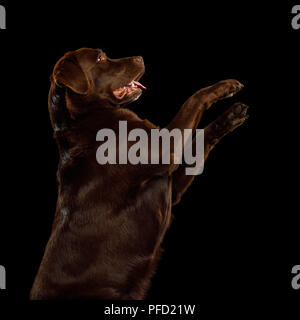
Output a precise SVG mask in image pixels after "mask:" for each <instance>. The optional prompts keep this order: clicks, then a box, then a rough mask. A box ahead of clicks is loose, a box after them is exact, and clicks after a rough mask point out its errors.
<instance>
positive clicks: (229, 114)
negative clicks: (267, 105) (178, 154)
mask: <svg viewBox="0 0 300 320" xmlns="http://www.w3.org/2000/svg"><path fill="white" fill-rule="evenodd" d="M247 109H248V107H247V106H245V105H244V104H241V103H235V104H234V105H233V106H231V107H230V108H228V109H227V110H226V111H225V112H224V113H223V114H222V115H221V116H220V117H219V118H217V119H216V120H215V121H213V122H212V123H210V124H209V125H208V126H207V127H206V128H205V129H204V159H205V160H206V159H207V157H208V155H209V153H210V151H211V150H212V149H213V148H214V147H215V146H216V144H217V143H218V142H219V141H220V140H221V139H222V138H223V137H225V136H226V135H227V134H228V133H229V132H231V131H233V130H234V129H236V128H237V127H239V126H240V125H242V124H243V123H244V121H245V120H246V119H247V117H248V116H247ZM193 144H195V139H193ZM187 167H189V165H187V164H183V165H181V166H180V167H179V168H178V169H177V170H176V171H175V172H174V173H173V174H172V188H173V189H172V199H173V205H175V204H177V203H179V201H180V199H181V197H182V195H183V194H184V193H185V191H186V190H187V189H188V187H189V186H190V185H191V183H192V182H193V180H194V178H195V176H192V175H186V168H187Z"/></svg>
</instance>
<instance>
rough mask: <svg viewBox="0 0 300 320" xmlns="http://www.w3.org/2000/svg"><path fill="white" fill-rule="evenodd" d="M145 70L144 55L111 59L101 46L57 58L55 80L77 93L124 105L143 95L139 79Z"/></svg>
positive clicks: (53, 76) (59, 84) (142, 87)
mask: <svg viewBox="0 0 300 320" xmlns="http://www.w3.org/2000/svg"><path fill="white" fill-rule="evenodd" d="M144 71H145V66H144V61H143V58H142V57H129V58H122V59H110V58H108V57H107V55H106V54H105V53H104V52H103V51H102V50H101V49H89V48H82V49H79V50H76V51H73V52H68V53H66V54H65V55H64V56H63V57H62V58H61V59H60V60H59V61H58V62H57V64H56V65H55V67H54V71H53V75H52V80H53V81H54V82H55V84H56V85H58V86H65V87H67V88H69V89H70V90H72V91H73V92H74V93H75V94H77V95H81V96H97V97H98V98H99V99H101V100H103V101H109V102H110V103H112V104H114V105H123V104H128V103H130V102H132V101H134V100H137V99H138V98H139V97H140V96H141V94H142V90H143V89H145V87H144V86H143V85H142V84H140V83H139V82H138V80H139V79H140V78H141V76H142V75H143V73H144Z"/></svg>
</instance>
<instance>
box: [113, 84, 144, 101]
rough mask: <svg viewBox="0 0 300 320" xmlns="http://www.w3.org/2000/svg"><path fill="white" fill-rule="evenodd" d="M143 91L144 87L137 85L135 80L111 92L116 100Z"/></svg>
mask: <svg viewBox="0 0 300 320" xmlns="http://www.w3.org/2000/svg"><path fill="white" fill-rule="evenodd" d="M145 89H146V87H145V86H143V85H142V84H141V83H139V82H138V81H136V80H132V81H131V82H129V83H128V84H127V85H126V86H124V87H121V88H117V89H115V90H113V94H114V96H115V97H116V98H117V99H123V98H124V97H125V96H129V95H132V94H133V93H135V92H137V91H140V90H145Z"/></svg>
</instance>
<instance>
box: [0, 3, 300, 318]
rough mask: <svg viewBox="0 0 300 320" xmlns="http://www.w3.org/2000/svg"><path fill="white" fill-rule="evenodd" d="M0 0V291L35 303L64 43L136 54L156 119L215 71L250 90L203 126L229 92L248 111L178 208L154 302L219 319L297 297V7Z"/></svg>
mask: <svg viewBox="0 0 300 320" xmlns="http://www.w3.org/2000/svg"><path fill="white" fill-rule="evenodd" d="M1 4H2V5H5V6H6V10H7V30H0V45H1V51H0V58H1V60H0V68H1V76H0V81H1V89H0V92H1V100H0V106H1V132H2V135H1V159H2V179H1V181H2V183H1V185H2V191H1V194H2V210H1V222H0V223H1V230H0V232H1V235H0V237H1V238H0V240H1V242H0V264H2V265H4V266H5V267H6V270H7V290H6V291H3V290H2V291H1V292H0V294H1V299H2V298H3V299H5V300H7V301H8V302H9V303H10V302H13V303H14V305H15V303H22V305H24V303H29V302H27V300H28V294H29V290H30V288H31V285H32V282H33V279H34V276H35V274H36V272H37V269H38V267H39V263H40V261H41V258H42V255H43V250H44V247H45V245H46V242H47V240H48V238H49V234H50V229H51V223H52V218H53V214H54V211H55V205H56V197H57V193H56V192H57V191H56V168H57V163H58V152H57V148H56V145H55V141H54V139H53V138H52V128H51V125H50V121H49V116H48V110H47V94H48V90H49V76H50V74H51V72H52V69H53V66H54V64H55V63H56V61H57V60H58V59H59V58H60V57H61V56H62V55H63V54H64V53H65V52H66V51H70V50H75V49H78V48H81V47H91V48H102V49H103V50H104V51H105V52H106V53H107V55H108V56H109V57H112V58H118V57H124V56H133V55H142V56H143V58H144V61H145V65H146V73H145V75H144V76H143V78H142V79H141V82H142V83H143V84H144V85H145V86H146V87H147V88H148V89H147V90H146V91H145V93H144V94H143V96H142V97H141V98H140V99H139V100H138V101H137V102H135V103H133V104H132V105H130V106H129V107H130V108H131V109H132V110H134V111H135V112H137V113H138V114H139V116H140V117H141V118H148V119H149V120H150V121H152V122H154V123H156V124H158V125H160V126H164V125H166V124H167V123H168V122H169V121H170V120H171V119H172V117H173V116H174V115H175V114H176V112H177V110H178V109H179V108H180V106H181V105H182V103H183V102H184V101H185V100H186V99H187V98H188V97H189V96H190V95H192V94H193V93H194V92H195V91H196V90H198V89H199V88H201V87H205V86H208V85H211V84H213V83H215V82H217V81H219V80H222V79H227V78H235V79H238V80H239V81H241V82H242V83H243V84H244V85H245V88H244V89H243V91H242V92H241V93H239V94H238V95H237V96H235V97H234V98H232V99H229V100H225V101H222V102H220V103H218V104H216V105H214V106H213V108H211V109H210V110H209V111H208V112H207V113H206V114H205V116H204V118H203V120H202V122H201V123H200V127H204V126H205V125H207V124H208V123H209V122H210V121H212V120H213V119H215V118H216V117H217V116H218V115H219V114H221V113H222V112H223V111H224V110H225V109H226V108H227V107H228V106H230V105H231V104H233V103H234V102H236V101H243V102H244V103H246V104H248V105H249V106H250V109H249V114H250V118H249V119H248V120H247V122H246V123H245V124H244V125H243V126H242V127H240V128H239V129H237V130H236V131H234V132H233V133H231V134H230V135H229V136H228V137H226V138H225V139H224V140H223V141H222V142H221V143H220V144H219V145H218V146H217V147H216V149H215V150H214V151H213V152H212V153H211V155H210V157H209V159H208V161H207V163H206V166H205V170H204V173H203V174H202V175H201V176H200V177H197V178H196V179H195V181H194V183H193V184H192V186H191V187H190V189H189V190H188V192H187V193H186V195H185V196H184V197H183V199H182V201H181V203H180V204H179V205H178V206H176V207H174V210H173V213H174V216H175V219H174V221H173V224H172V226H171V228H170V229H169V232H168V233H167V236H166V238H165V241H164V245H163V246H164V248H165V249H166V250H165V253H164V255H163V258H162V260H161V261H160V263H159V267H158V270H157V273H156V275H155V277H154V279H153V283H152V287H151V290H150V292H149V295H148V300H149V301H157V302H160V301H161V302H162V301H173V302H175V301H176V302H178V303H183V302H192V301H193V302H195V303H198V304H199V305H200V306H201V308H202V309H207V310H209V312H212V313H214V312H218V311H220V312H221V313H222V314H226V312H228V314H235V313H237V314H238V312H239V310H244V312H245V310H247V312H248V311H250V310H251V311H252V312H258V310H261V308H263V309H262V310H265V311H266V312H272V311H274V310H275V311H276V312H277V309H279V308H282V309H285V310H286V312H287V311H289V310H291V309H292V308H293V307H295V306H296V305H298V304H299V302H300V300H299V291H295V290H293V289H292V288H291V279H292V275H291V269H292V267H293V266H294V265H296V264H299V214H298V212H299V209H298V207H297V206H296V203H297V197H298V193H297V188H298V186H297V181H298V178H297V176H298V172H297V171H298V170H297V168H296V166H295V164H296V163H297V157H298V156H297V153H296V152H297V148H298V144H297V135H298V128H297V108H299V98H298V99H297V94H298V92H299V54H298V53H297V49H298V50H299V45H298V44H299V40H300V31H295V30H292V28H291V23H290V21H291V18H292V15H291V8H292V4H287V3H285V4H283V3H282V5H280V4H275V3H271V2H270V3H269V4H264V5H263V4H262V2H260V3H259V4H258V3H256V4H255V3H253V2H250V1H249V2H245V1H243V2H242V1H240V2H231V3H228V1H226V3H223V4H220V3H212V2H209V3H206V2H204V1H201V2H200V3H198V2H189V1H184V2H176V3H175V2H170V3H168V2H162V1H161V2H160V3H152V2H145V3H143V2H121V3H117V2H115V3H110V5H109V4H108V3H102V2H92V1H90V2H88V1H85V2H82V3H75V2H74V1H70V2H68V1H65V2H63V4H62V3H58V2H57V3H55V2H54V1H45V2H39V3H33V2H30V3H28V2H26V3H22V4H12V3H11V2H10V3H5V1H1ZM297 46H298V48H297ZM3 301H4V300H3ZM0 304H1V300H0Z"/></svg>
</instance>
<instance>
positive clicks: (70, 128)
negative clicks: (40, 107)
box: [48, 84, 119, 163]
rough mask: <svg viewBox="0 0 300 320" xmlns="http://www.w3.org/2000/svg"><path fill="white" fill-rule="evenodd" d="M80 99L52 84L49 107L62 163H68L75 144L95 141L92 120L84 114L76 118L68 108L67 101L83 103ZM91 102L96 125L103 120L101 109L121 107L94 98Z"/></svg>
mask: <svg viewBox="0 0 300 320" xmlns="http://www.w3.org/2000/svg"><path fill="white" fill-rule="evenodd" d="M80 99H81V98H80V96H78V95H74V94H73V93H72V92H70V91H69V90H68V89H67V88H65V87H58V86H57V85H54V84H52V85H51V88H50V92H49V97H48V107H49V113H50V119H51V124H52V127H53V131H54V138H55V139H56V142H57V145H58V149H59V153H60V159H61V161H62V163H66V162H68V161H69V160H71V159H72V157H71V152H70V149H71V148H74V146H75V145H74V144H78V146H81V147H82V146H87V145H88V144H89V143H91V142H94V135H93V137H90V135H91V132H93V128H92V127H91V126H92V124H91V123H90V121H85V115H84V114H81V115H80V114H79V115H76V116H75V119H74V114H73V115H72V116H71V114H70V110H69V108H67V103H68V104H69V105H68V106H69V107H70V104H71V106H76V104H79V105H82V104H81V103H80V102H81V100H80ZM89 103H90V106H91V109H92V108H93V105H95V108H94V110H93V111H92V112H93V119H94V121H93V123H94V124H95V126H97V125H100V123H101V121H102V120H103V117H102V111H101V109H102V110H103V108H105V109H111V108H118V107H119V106H116V105H112V104H110V103H109V102H107V103H105V104H104V103H103V102H101V101H100V102H99V101H97V100H93V99H91V100H90V102H89ZM76 117H78V118H76ZM97 123H98V124H97ZM96 129H97V130H98V129H99V128H96ZM84 131H86V132H85V134H83V132H84ZM79 133H80V135H79ZM84 138H86V140H83V139H84ZM75 147H76V146H75Z"/></svg>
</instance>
